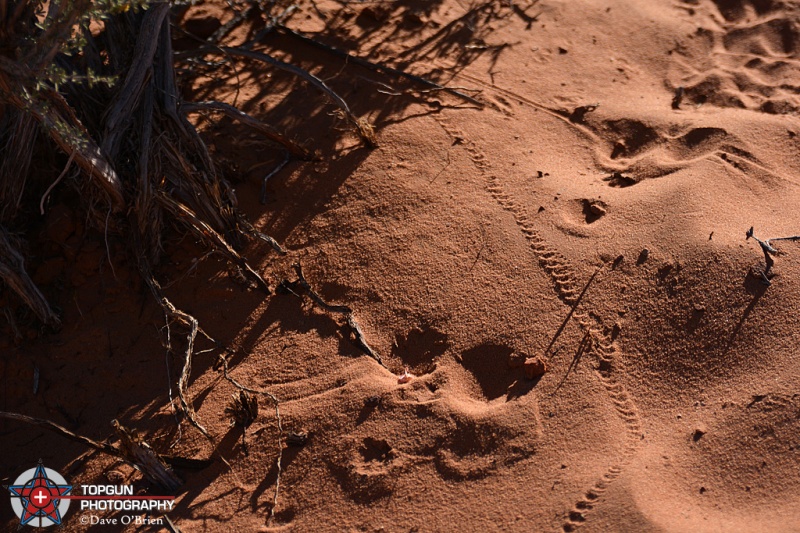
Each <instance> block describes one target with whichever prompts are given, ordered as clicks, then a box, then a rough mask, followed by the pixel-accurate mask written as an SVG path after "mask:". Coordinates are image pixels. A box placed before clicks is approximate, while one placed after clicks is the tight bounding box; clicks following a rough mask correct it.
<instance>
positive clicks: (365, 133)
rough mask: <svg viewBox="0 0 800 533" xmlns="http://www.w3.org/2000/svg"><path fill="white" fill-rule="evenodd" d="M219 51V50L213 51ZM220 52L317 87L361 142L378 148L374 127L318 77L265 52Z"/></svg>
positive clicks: (225, 50) (221, 49) (222, 50)
mask: <svg viewBox="0 0 800 533" xmlns="http://www.w3.org/2000/svg"><path fill="white" fill-rule="evenodd" d="M213 51H215V52H216V51H217V50H213ZM219 51H221V52H223V53H226V54H230V55H234V56H241V57H247V58H249V59H255V60H256V61H261V62H263V63H267V64H268V65H272V66H273V67H277V68H279V69H281V70H284V71H286V72H289V73H291V74H294V75H295V76H297V77H299V78H302V79H304V80H306V81H307V82H308V83H310V84H311V85H313V86H314V87H316V88H317V89H318V90H319V91H321V92H322V93H324V94H325V95H327V96H328V98H330V99H331V100H332V101H333V103H334V104H336V105H337V106H338V107H339V108H340V109H341V110H342V112H343V113H344V115H345V117H346V118H347V119H348V120H349V121H350V122H351V123H352V124H353V126H355V128H356V131H357V132H358V136H359V137H361V140H362V141H364V144H366V145H367V146H368V147H369V148H375V147H377V146H378V141H377V139H376V138H375V131H374V130H373V129H372V126H371V125H370V124H369V122H367V121H366V120H364V119H361V118H358V117H356V116H355V115H354V114H353V112H352V111H350V106H348V105H347V102H345V101H344V99H343V98H342V97H341V96H339V95H338V94H336V93H335V92H334V91H333V89H331V88H330V87H328V86H327V85H326V84H325V82H324V81H322V80H321V79H319V78H318V77H316V76H314V75H313V74H311V73H310V72H308V71H307V70H304V69H302V68H300V67H297V66H295V65H292V64H290V63H285V62H283V61H281V60H279V59H275V58H274V57H272V56H271V55H269V54H266V53H263V52H254V51H253V50H248V49H245V48H230V47H221V48H219Z"/></svg>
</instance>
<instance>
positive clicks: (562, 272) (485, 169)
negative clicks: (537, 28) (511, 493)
mask: <svg viewBox="0 0 800 533" xmlns="http://www.w3.org/2000/svg"><path fill="white" fill-rule="evenodd" d="M534 105H537V106H538V104H534ZM436 120H437V121H438V122H439V124H440V125H441V126H442V128H443V129H444V130H445V132H446V133H447V134H448V135H449V136H450V137H451V138H452V139H453V140H454V141H455V140H460V143H459V144H460V145H461V146H463V147H464V148H465V149H466V150H467V152H468V154H469V156H470V158H471V160H472V162H473V164H474V165H475V167H476V169H477V170H478V171H479V172H480V174H481V175H482V176H483V177H484V179H485V183H486V190H487V191H488V192H489V194H490V195H491V196H492V197H493V198H494V199H495V201H496V202H497V203H498V204H499V206H500V207H502V208H503V209H504V210H506V211H509V212H510V213H511V214H512V215H513V217H514V222H515V223H516V224H517V226H518V227H519V229H520V232H521V233H522V235H523V236H524V238H525V239H526V240H527V241H528V243H529V244H530V246H531V249H532V250H533V252H534V254H535V255H536V257H537V259H538V261H539V265H540V267H541V268H542V269H543V270H544V271H545V272H547V274H548V275H549V276H550V278H551V279H552V281H553V285H554V289H555V292H556V295H557V296H558V298H559V299H560V300H561V301H562V302H564V304H566V305H568V306H570V307H572V306H573V305H575V303H576V302H577V300H578V297H579V295H580V292H581V287H580V285H579V282H578V277H577V275H576V274H575V271H574V269H573V267H572V266H571V265H570V262H569V260H568V259H567V258H565V257H564V256H563V255H562V254H561V253H559V252H558V250H557V249H556V248H555V247H553V246H552V245H551V244H549V243H548V242H547V241H546V240H545V239H544V237H542V235H541V234H540V232H538V231H537V230H536V227H535V224H534V222H533V219H532V217H531V216H530V215H529V214H528V213H527V211H526V209H525V206H524V204H522V203H521V202H519V201H517V200H516V199H515V198H514V197H513V194H512V193H510V192H508V191H506V189H505V187H504V186H503V183H502V180H501V179H500V178H499V177H498V176H497V175H496V174H495V173H494V172H493V171H492V168H491V164H490V163H489V161H488V159H487V157H486V155H485V154H484V153H483V152H482V151H481V149H480V148H479V147H478V146H477V144H476V143H475V142H473V141H471V140H469V138H468V136H467V135H466V134H465V133H464V132H463V131H461V130H459V129H457V128H455V127H453V126H451V125H450V124H449V123H448V122H447V121H446V120H445V119H444V118H443V117H437V119H436ZM575 318H576V319H577V320H578V323H579V324H580V326H581V328H582V329H583V330H584V331H585V332H586V338H587V343H588V345H587V348H586V351H585V352H584V353H586V354H587V355H590V356H592V357H593V358H594V360H595V361H596V363H597V366H596V368H595V374H596V376H597V377H598V379H599V381H600V382H601V384H602V385H603V386H604V388H605V390H606V392H607V394H608V395H609V398H610V399H611V402H612V404H613V406H614V410H615V412H616V413H617V415H618V417H619V418H620V419H621V421H622V422H623V424H624V426H625V443H624V447H623V453H622V455H621V457H619V458H618V459H617V461H615V462H614V463H613V464H612V465H611V466H609V467H608V469H607V470H606V473H605V474H604V475H603V476H602V477H601V478H600V479H599V480H598V481H597V482H596V483H595V484H594V485H593V486H592V487H591V488H590V489H588V490H587V491H586V492H585V493H584V495H583V496H582V497H581V498H580V499H579V500H578V502H577V503H576V504H575V506H574V508H573V509H572V510H571V511H570V512H569V513H568V514H567V517H566V519H565V521H564V523H563V524H562V529H563V531H567V532H570V531H575V530H576V529H578V528H579V527H580V526H581V525H583V523H584V522H585V521H586V516H587V514H588V513H589V512H590V511H591V510H592V509H594V508H595V507H596V506H597V505H598V503H599V501H600V500H601V498H602V494H603V492H604V491H605V490H606V489H607V488H608V486H609V485H610V484H611V483H612V482H613V481H614V480H615V479H617V478H618V477H619V476H620V475H621V474H622V472H623V471H624V468H625V466H626V465H627V463H628V462H629V461H630V459H631V458H632V457H633V456H634V454H635V453H636V450H637V448H638V444H639V442H640V439H641V422H640V418H639V414H638V410H637V408H636V405H635V403H634V401H633V399H632V398H631V396H630V394H629V393H628V392H627V390H626V389H625V386H624V385H623V384H622V382H620V381H619V380H618V379H617V378H616V375H617V374H618V373H620V372H623V371H624V369H623V367H622V359H623V357H622V354H621V353H620V352H619V350H618V348H617V346H616V344H615V343H614V342H613V341H612V340H611V328H608V327H607V326H604V325H603V324H602V322H601V319H599V318H598V317H597V316H596V314H595V313H590V314H586V313H576V314H575ZM492 390H494V389H492ZM494 392H495V393H496V392H497V390H494Z"/></svg>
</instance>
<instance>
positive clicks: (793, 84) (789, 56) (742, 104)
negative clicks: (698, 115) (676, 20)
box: [670, 0, 800, 114]
mask: <svg viewBox="0 0 800 533" xmlns="http://www.w3.org/2000/svg"><path fill="white" fill-rule="evenodd" d="M684 4H688V5H690V6H691V7H689V6H686V7H687V10H688V13H690V14H691V15H690V16H691V17H692V22H693V23H695V24H698V29H697V30H696V32H695V33H694V34H692V35H691V36H689V38H688V39H686V40H685V41H684V42H681V43H680V44H679V45H678V46H677V48H676V52H677V53H676V54H674V56H673V57H674V60H675V61H674V72H673V75H672V76H671V77H670V78H671V79H670V82H671V84H672V86H673V88H677V87H679V86H681V87H684V102H685V104H684V105H686V104H696V105H699V104H710V105H714V106H718V107H734V108H743V109H752V110H756V111H762V112H765V113H772V114H787V113H795V112H796V111H797V110H798V109H800V60H799V59H798V52H800V23H798V19H797V15H798V7H797V6H793V5H790V4H786V3H784V2H778V1H772V0H759V1H756V0H752V1H750V0H733V1H731V0H713V1H712V0H684Z"/></svg>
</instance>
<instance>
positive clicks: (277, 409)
mask: <svg viewBox="0 0 800 533" xmlns="http://www.w3.org/2000/svg"><path fill="white" fill-rule="evenodd" d="M220 360H221V361H222V372H223V375H224V376H225V379H226V380H228V381H229V382H230V383H231V384H233V386H234V387H236V388H237V389H239V390H243V391H247V392H250V393H252V394H263V395H264V396H266V397H268V398H269V399H270V400H272V403H273V404H274V405H275V419H276V420H277V421H278V458H277V459H276V460H275V466H276V468H277V470H278V474H277V477H276V479H275V495H274V496H273V498H272V509H270V510H269V517H268V522H267V525H269V524H270V523H271V522H272V519H273V518H274V517H275V509H276V508H277V507H278V495H279V493H280V490H281V473H282V472H283V467H282V466H281V462H282V461H283V421H282V420H281V411H280V401H278V397H277V396H275V395H274V394H272V393H271V392H269V391H267V390H261V389H253V388H250V387H247V386H245V385H242V384H241V383H239V382H238V381H236V380H235V379H234V378H232V377H231V376H230V375H228V359H227V358H225V357H222V356H220Z"/></svg>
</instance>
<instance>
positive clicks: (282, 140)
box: [181, 101, 311, 160]
mask: <svg viewBox="0 0 800 533" xmlns="http://www.w3.org/2000/svg"><path fill="white" fill-rule="evenodd" d="M181 111H183V112H184V113H192V112H197V111H217V112H220V113H225V115H227V116H229V117H230V118H232V119H234V120H237V121H239V122H241V123H242V124H244V125H245V126H249V127H251V128H253V129H254V130H256V131H258V132H259V133H261V134H262V135H264V136H265V137H266V138H268V139H269V140H271V141H274V142H276V143H278V144H280V145H281V146H283V147H284V148H286V150H288V152H289V153H290V154H292V155H293V156H295V157H298V158H300V159H303V160H309V159H311V153H310V152H309V151H308V150H307V149H305V148H304V147H302V146H300V145H299V144H297V143H296V142H294V141H292V140H289V139H287V138H286V137H285V136H283V135H281V134H280V133H278V132H277V131H275V129H274V128H273V127H272V126H270V125H268V124H265V123H263V122H261V121H260V120H256V119H255V118H253V117H251V116H250V115H248V114H247V113H245V112H244V111H241V110H239V109H237V108H236V107H234V106H232V105H230V104H226V103H224V102H216V101H207V102H183V103H181Z"/></svg>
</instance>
